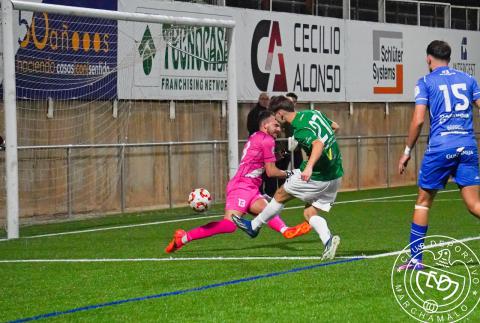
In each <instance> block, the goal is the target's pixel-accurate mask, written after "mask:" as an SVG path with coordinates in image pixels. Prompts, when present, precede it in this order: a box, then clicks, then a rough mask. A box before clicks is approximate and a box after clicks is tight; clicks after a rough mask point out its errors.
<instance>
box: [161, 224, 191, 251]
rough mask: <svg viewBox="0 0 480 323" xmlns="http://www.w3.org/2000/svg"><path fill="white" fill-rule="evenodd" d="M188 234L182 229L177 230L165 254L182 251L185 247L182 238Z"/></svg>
mask: <svg viewBox="0 0 480 323" xmlns="http://www.w3.org/2000/svg"><path fill="white" fill-rule="evenodd" d="M186 234H187V233H186V232H185V231H184V230H182V229H178V230H176V231H175V233H174V234H173V239H172V241H170V243H169V244H168V246H167V247H166V248H165V252H166V253H172V252H174V251H177V250H179V249H181V248H182V247H183V246H184V245H185V244H184V243H183V242H182V237H183V236H184V235H186Z"/></svg>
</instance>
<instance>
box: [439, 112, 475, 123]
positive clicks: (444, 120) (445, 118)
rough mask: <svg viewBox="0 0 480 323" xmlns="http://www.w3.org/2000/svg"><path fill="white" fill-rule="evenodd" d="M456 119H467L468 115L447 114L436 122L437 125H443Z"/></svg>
mask: <svg viewBox="0 0 480 323" xmlns="http://www.w3.org/2000/svg"><path fill="white" fill-rule="evenodd" d="M452 118H456V119H469V118H470V114H468V113H449V114H442V115H441V116H440V118H439V120H438V124H444V123H445V122H447V121H448V120H450V119H452Z"/></svg>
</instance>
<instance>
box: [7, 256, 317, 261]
mask: <svg viewBox="0 0 480 323" xmlns="http://www.w3.org/2000/svg"><path fill="white" fill-rule="evenodd" d="M194 260H195V261H196V260H205V261H212V260H219V261H221V260H322V257H308V256H305V257H275V256H272V257H250V256H247V257H188V258H92V259H12V260H0V263H45V262H73V263H77V262H156V261H194Z"/></svg>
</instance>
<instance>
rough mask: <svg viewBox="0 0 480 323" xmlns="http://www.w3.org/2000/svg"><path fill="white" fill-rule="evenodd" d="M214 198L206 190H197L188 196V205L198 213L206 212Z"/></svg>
mask: <svg viewBox="0 0 480 323" xmlns="http://www.w3.org/2000/svg"><path fill="white" fill-rule="evenodd" d="M211 201H212V196H211V195H210V192H209V191H207V190H206V189H204V188H196V189H194V190H193V191H192V192H190V195H189V196H188V204H190V207H191V208H192V209H193V210H194V211H196V212H204V211H206V210H207V209H208V207H209V206H210V202H211Z"/></svg>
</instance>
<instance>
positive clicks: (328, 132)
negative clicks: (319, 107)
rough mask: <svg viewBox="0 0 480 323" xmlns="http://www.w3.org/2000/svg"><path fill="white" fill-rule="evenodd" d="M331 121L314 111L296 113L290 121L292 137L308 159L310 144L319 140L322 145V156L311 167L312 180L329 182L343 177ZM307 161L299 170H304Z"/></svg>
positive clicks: (340, 155)
mask: <svg viewBox="0 0 480 323" xmlns="http://www.w3.org/2000/svg"><path fill="white" fill-rule="evenodd" d="M331 124H332V121H331V120H329V119H328V118H327V117H326V116H325V115H324V114H323V113H321V112H319V111H316V110H305V111H300V112H297V114H296V116H295V118H294V119H293V121H292V127H293V137H294V138H295V140H297V141H298V144H299V145H300V147H302V149H303V150H304V151H305V153H306V154H307V156H308V157H310V155H311V153H312V142H313V141H315V140H317V139H318V140H320V141H321V142H322V143H323V144H324V148H323V152H322V155H321V156H320V158H319V160H318V161H317V162H316V163H315V165H314V166H313V172H312V177H311V179H312V180H315V181H331V180H334V179H337V178H340V177H342V176H343V167H342V154H341V153H340V149H339V148H338V144H337V140H336V139H335V133H334V132H333V129H332V127H331ZM306 165H307V161H303V162H302V164H301V165H300V170H302V171H303V170H304V169H305V166H306Z"/></svg>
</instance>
